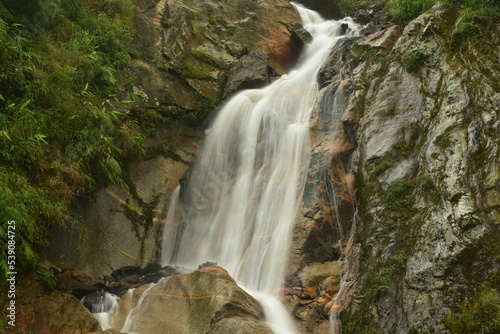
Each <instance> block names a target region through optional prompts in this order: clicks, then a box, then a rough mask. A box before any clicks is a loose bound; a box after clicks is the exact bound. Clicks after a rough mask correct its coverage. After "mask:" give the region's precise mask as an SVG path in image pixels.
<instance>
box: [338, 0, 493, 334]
mask: <svg viewBox="0 0 500 334" xmlns="http://www.w3.org/2000/svg"><path fill="white" fill-rule="evenodd" d="M457 19H458V17H457V11H456V9H455V8H453V7H450V6H447V5H444V4H437V5H435V6H434V7H433V8H432V9H431V10H430V11H429V12H428V13H426V14H423V15H422V16H420V17H418V18H417V19H415V20H414V21H412V22H410V23H409V24H408V25H407V26H406V27H405V28H404V30H402V31H401V30H400V29H399V28H398V27H391V28H389V29H387V30H385V31H382V32H379V33H377V34H376V35H371V36H368V37H367V38H365V39H363V40H361V41H358V42H356V43H355V44H353V46H352V48H351V56H349V57H346V58H347V59H349V61H348V64H347V66H346V67H345V69H346V70H347V71H348V72H349V74H347V75H348V76H350V77H351V78H352V89H353V91H352V94H351V95H350V97H349V100H348V105H349V106H351V110H352V112H353V113H355V114H356V115H357V117H359V119H360V121H359V125H357V126H356V127H355V129H356V132H355V140H354V141H355V142H356V143H357V144H356V149H355V151H354V153H353V160H352V163H353V168H354V169H353V171H352V172H353V173H357V175H358V177H357V180H358V187H359V188H360V191H359V192H358V193H357V197H358V203H359V204H358V205H359V207H358V213H359V217H360V220H359V223H358V226H357V227H356V238H355V243H356V244H357V245H358V247H360V254H359V257H358V259H359V261H360V269H359V271H358V272H357V277H359V281H358V284H357V285H356V289H355V291H354V293H353V296H354V299H353V302H352V303H351V305H350V307H349V309H348V311H346V312H345V313H344V316H343V319H344V328H348V329H355V332H380V333H388V332H394V333H429V332H438V333H448V332H449V327H448V325H447V323H448V320H447V319H448V318H447V315H448V314H450V313H454V312H458V311H459V305H461V304H462V303H463V302H464V300H468V301H469V302H470V303H472V304H473V303H474V302H476V301H477V294H478V291H479V290H480V289H483V288H484V287H487V288H491V289H496V291H499V289H500V286H499V280H498V271H499V268H500V264H499V262H498V255H499V254H500V244H499V243H498V240H499V237H500V232H499V227H500V226H499V222H500V211H499V209H500V202H499V198H500V197H499V194H500V183H499V180H500V170H499V166H500V154H499V145H500V143H499V140H498V138H499V137H498V133H499V130H500V123H499V114H498V111H499V110H500V108H499V101H500V95H499V93H498V92H499V88H500V86H499V81H498V77H499V73H500V65H499V63H498V54H497V45H498V44H499V40H498V36H499V35H498V28H499V27H498V25H497V26H496V27H495V28H494V29H493V31H492V30H490V28H488V29H486V28H484V27H480V26H478V28H477V29H478V30H477V34H478V35H477V36H476V37H474V38H470V39H469V40H466V41H462V40H461V41H458V40H457V39H456V38H454V37H453V31H454V30H453V29H454V27H456V25H457V24H459V22H458V21H457ZM449 36H451V37H449ZM493 240H496V241H493ZM497 302H498V300H497Z"/></svg>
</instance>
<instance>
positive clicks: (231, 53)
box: [132, 0, 300, 117]
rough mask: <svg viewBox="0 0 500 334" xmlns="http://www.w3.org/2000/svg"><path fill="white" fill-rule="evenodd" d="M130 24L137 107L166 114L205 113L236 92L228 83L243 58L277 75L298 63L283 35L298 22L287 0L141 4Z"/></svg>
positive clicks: (175, 0) (193, 0)
mask: <svg viewBox="0 0 500 334" xmlns="http://www.w3.org/2000/svg"><path fill="white" fill-rule="evenodd" d="M137 20H138V25H139V27H140V28H139V31H140V40H141V41H142V42H143V43H140V42H138V43H136V44H137V45H136V48H137V49H138V51H139V52H140V53H141V54H144V55H146V56H147V60H146V61H142V60H136V61H134V62H133V63H132V69H134V70H135V71H136V73H138V77H139V84H138V85H137V87H136V90H137V95H138V96H139V98H140V101H139V105H140V107H141V108H154V109H159V110H161V111H162V112H164V113H167V114H171V112H172V110H175V109H176V108H180V109H181V110H182V111H183V113H184V114H186V113H187V114H190V113H191V114H192V115H193V117H199V115H195V114H196V112H198V114H200V112H201V114H203V115H206V114H207V113H208V112H210V111H211V110H212V109H213V108H214V106H215V105H217V104H218V103H219V102H220V101H221V100H222V98H223V97H224V96H227V95H228V92H229V93H232V92H233V91H234V89H235V88H237V87H234V85H232V84H231V83H229V84H230V85H231V86H230V87H226V86H227V78H228V75H229V72H230V71H231V69H233V68H234V67H235V66H238V64H239V62H240V60H241V58H242V57H244V56H245V55H246V54H248V53H249V52H263V53H264V54H266V55H267V61H266V65H267V66H269V67H270V68H272V69H273V71H274V72H276V73H278V74H283V73H285V72H286V71H287V70H288V69H290V67H291V66H292V65H293V64H294V62H295V60H296V58H297V56H298V47H297V46H296V45H295V44H294V42H293V41H292V40H291V38H290V35H291V33H290V30H291V28H292V25H293V24H294V23H296V22H300V18H299V16H298V13H297V11H296V10H295V8H294V7H293V6H292V5H291V4H290V3H289V2H288V1H286V0H277V1H276V0H274V1H270V0H244V1H222V2H221V1H213V0H170V1H166V0H161V1H154V2H153V1H147V0H141V1H139V5H138V19H137ZM144 49H146V50H144ZM145 51H146V52H145ZM241 88H244V87H241ZM225 91H226V94H225V95H223V93H224V92H225Z"/></svg>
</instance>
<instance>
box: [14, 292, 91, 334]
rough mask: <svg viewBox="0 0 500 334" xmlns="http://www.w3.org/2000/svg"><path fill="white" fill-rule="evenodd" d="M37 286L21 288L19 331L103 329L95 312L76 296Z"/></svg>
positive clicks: (77, 332)
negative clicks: (94, 314)
mask: <svg viewBox="0 0 500 334" xmlns="http://www.w3.org/2000/svg"><path fill="white" fill-rule="evenodd" d="M33 289H36V288H35V287H33V286H32V287H29V288H19V289H18V294H17V296H18V297H17V300H16V302H17V303H16V306H17V307H18V309H17V314H16V327H15V328H16V333H25V334H39V333H51V334H65V333H75V334H80V333H81V334H84V333H89V332H94V331H99V330H100V329H101V326H100V325H99V322H98V321H97V320H96V319H95V318H94V316H93V315H92V314H91V313H90V312H89V311H88V310H87V309H86V308H85V306H83V305H82V303H81V302H80V301H79V300H78V299H76V298H75V297H74V296H72V295H70V294H68V293H65V292H62V291H59V290H54V291H50V292H44V291H43V290H37V291H34V290H33Z"/></svg>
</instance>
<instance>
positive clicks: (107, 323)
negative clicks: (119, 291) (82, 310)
mask: <svg viewBox="0 0 500 334" xmlns="http://www.w3.org/2000/svg"><path fill="white" fill-rule="evenodd" d="M87 298H88V296H85V297H83V298H82V303H83V304H84V305H89V304H90V305H91V307H90V312H92V313H93V314H94V316H95V317H96V318H97V320H98V321H99V323H100V324H101V327H102V329H103V330H106V329H109V328H113V327H114V321H113V316H112V315H113V313H114V311H115V309H116V307H117V305H118V301H119V300H120V298H118V297H117V296H116V295H113V294H111V293H108V292H100V293H99V296H97V297H94V298H93V300H92V301H91V302H89V301H88V300H87Z"/></svg>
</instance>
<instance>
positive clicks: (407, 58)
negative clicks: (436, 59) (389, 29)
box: [403, 51, 428, 73]
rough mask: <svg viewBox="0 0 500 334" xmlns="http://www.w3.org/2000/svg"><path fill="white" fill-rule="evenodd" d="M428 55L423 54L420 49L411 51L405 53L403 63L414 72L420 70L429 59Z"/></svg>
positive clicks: (409, 70)
mask: <svg viewBox="0 0 500 334" xmlns="http://www.w3.org/2000/svg"><path fill="white" fill-rule="evenodd" d="M427 57H428V56H427V55H425V54H423V53H422V52H420V51H411V52H408V53H406V54H405V55H404V57H403V63H404V65H405V68H406V70H407V71H408V72H410V73H413V72H416V71H418V70H419V69H420V68H421V67H422V66H423V65H424V64H425V60H426V59H427Z"/></svg>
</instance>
